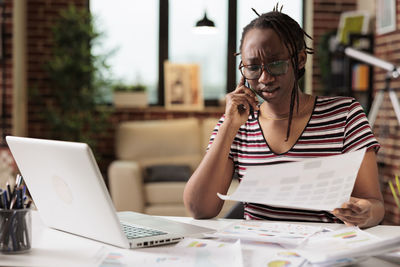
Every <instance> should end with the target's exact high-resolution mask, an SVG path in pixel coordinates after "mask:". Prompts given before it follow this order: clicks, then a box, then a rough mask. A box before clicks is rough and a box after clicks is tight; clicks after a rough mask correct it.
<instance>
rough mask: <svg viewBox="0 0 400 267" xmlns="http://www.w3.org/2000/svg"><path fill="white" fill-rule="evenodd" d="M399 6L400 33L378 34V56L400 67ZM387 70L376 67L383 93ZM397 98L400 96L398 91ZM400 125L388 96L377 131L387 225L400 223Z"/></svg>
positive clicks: (395, 84)
mask: <svg viewBox="0 0 400 267" xmlns="http://www.w3.org/2000/svg"><path fill="white" fill-rule="evenodd" d="M396 5H397V8H396V10H397V12H396V13H397V30H396V31H393V32H390V33H387V34H384V35H375V48H374V51H375V56H377V57H378V58H381V59H383V60H385V61H389V62H391V63H393V64H395V65H397V66H399V65H400V14H399V11H400V2H399V1H396ZM385 76H386V71H384V70H382V69H379V68H374V90H375V91H377V90H382V89H383V88H384V87H385ZM391 88H393V89H394V90H397V91H398V90H399V89H400V79H394V80H393V81H392V82H391ZM396 93H397V96H398V97H400V94H399V93H398V92H396ZM399 131H400V125H399V122H398V121H397V119H396V115H395V113H394V110H393V107H392V104H391V101H390V99H389V96H388V94H387V93H385V97H384V101H383V103H382V105H381V108H380V110H379V113H378V116H377V119H376V122H375V126H374V132H375V135H376V136H377V138H378V141H379V143H380V144H381V145H382V147H381V149H380V151H379V153H378V162H379V165H380V168H379V174H380V180H381V189H382V192H383V194H384V198H385V208H386V216H385V223H389V224H400V211H399V209H398V208H397V207H396V204H395V202H394V199H393V196H392V193H391V190H390V188H389V185H388V181H390V180H392V181H394V176H395V175H400V141H399V140H400V132H399Z"/></svg>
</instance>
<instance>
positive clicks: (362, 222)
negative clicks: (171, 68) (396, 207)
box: [332, 197, 379, 228]
mask: <svg viewBox="0 0 400 267" xmlns="http://www.w3.org/2000/svg"><path fill="white" fill-rule="evenodd" d="M377 201H378V200H374V199H373V200H370V199H363V198H357V197H351V198H350V201H348V202H345V203H343V205H342V207H341V208H337V209H334V210H333V211H332V214H333V215H335V216H336V217H337V218H339V219H340V220H342V221H343V222H344V223H345V224H346V225H348V226H358V227H360V228H363V227H369V226H370V223H369V222H370V221H371V219H372V217H373V212H372V210H373V206H374V205H377V204H378V203H376V202H377ZM378 202H379V201H378Z"/></svg>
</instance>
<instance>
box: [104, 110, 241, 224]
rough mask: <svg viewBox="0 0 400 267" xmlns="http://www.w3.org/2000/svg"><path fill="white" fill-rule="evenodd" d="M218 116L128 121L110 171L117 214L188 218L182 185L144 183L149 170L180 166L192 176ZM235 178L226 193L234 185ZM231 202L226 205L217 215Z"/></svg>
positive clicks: (118, 134) (118, 133)
mask: <svg viewBox="0 0 400 267" xmlns="http://www.w3.org/2000/svg"><path fill="white" fill-rule="evenodd" d="M217 121H218V118H207V119H202V120H200V119H196V118H185V119H171V120H150V121H128V122H123V123H121V124H120V125H119V126H118V128H117V131H116V144H115V145H116V158H117V159H116V160H115V161H113V162H112V163H111V165H110V166H109V169H108V179H109V188H110V193H111V197H112V199H113V201H114V204H115V207H116V209H117V210H118V211H122V210H130V211H137V212H142V213H147V214H152V215H171V216H189V215H190V214H189V213H188V211H187V210H186V209H185V207H184V205H183V189H184V186H185V183H186V182H184V181H172V182H171V181H161V182H145V180H146V179H147V177H146V173H147V172H146V170H147V168H148V167H154V166H158V165H166V166H171V165H177V166H178V165H179V166H181V165H184V166H186V167H188V166H189V167H190V174H191V173H192V172H193V171H194V170H195V168H196V167H197V166H198V164H199V163H200V161H201V159H202V157H203V155H204V153H205V151H206V147H207V144H208V141H209V137H210V135H211V132H212V130H213V129H214V127H215V125H216V123H217ZM237 184H238V182H237V181H236V180H235V181H234V182H233V183H232V185H231V188H230V191H229V192H230V193H231V192H232V191H233V190H234V189H235V188H236V187H237ZM234 204H235V203H233V202H230V201H227V202H225V205H224V207H223V210H222V211H221V213H220V217H221V216H224V214H225V213H226V212H227V211H228V210H229V209H230V208H231V207H232V206H233V205H234Z"/></svg>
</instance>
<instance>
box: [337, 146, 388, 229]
mask: <svg viewBox="0 0 400 267" xmlns="http://www.w3.org/2000/svg"><path fill="white" fill-rule="evenodd" d="M351 195H352V197H351V199H350V201H348V202H346V203H343V205H342V207H341V208H340V209H335V210H333V212H332V213H333V214H334V215H335V216H336V217H338V218H339V219H341V220H342V221H343V222H345V223H346V224H348V225H357V226H359V227H361V228H367V227H371V226H375V225H377V224H379V223H380V222H381V221H382V219H383V216H384V215H385V208H384V204H383V197H382V193H381V191H380V186H379V180H378V166H377V163H376V155H375V151H374V150H369V151H367V152H366V153H365V156H364V159H363V161H362V163H361V167H360V170H359V171H358V175H357V179H356V182H355V184H354V188H353V192H352V194H351Z"/></svg>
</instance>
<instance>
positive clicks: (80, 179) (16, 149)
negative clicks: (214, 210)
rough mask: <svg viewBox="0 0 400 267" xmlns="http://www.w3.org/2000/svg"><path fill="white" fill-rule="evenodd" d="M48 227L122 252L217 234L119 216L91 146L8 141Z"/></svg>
mask: <svg viewBox="0 0 400 267" xmlns="http://www.w3.org/2000/svg"><path fill="white" fill-rule="evenodd" d="M6 141H7V144H8V146H9V148H10V150H11V153H12V155H13V156H14V159H15V161H16V164H17V166H18V168H19V170H20V172H21V175H22V176H23V178H24V180H25V183H26V185H27V187H28V190H29V192H30V194H31V196H32V199H33V201H34V203H35V205H36V207H37V209H38V211H39V214H40V217H41V218H42V220H43V222H44V223H45V224H46V225H47V226H49V227H50V228H53V229H57V230H60V231H64V232H67V233H71V234H74V235H79V236H82V237H86V238H90V239H94V240H97V241H100V242H104V243H107V244H111V245H114V246H118V247H122V248H141V247H150V246H157V245H164V244H169V243H176V242H178V241H179V240H181V239H183V238H184V237H189V236H190V237H199V236H202V234H204V233H211V232H214V231H215V230H213V229H209V228H205V227H200V226H195V225H191V224H187V223H182V222H176V221H172V220H168V219H164V218H160V217H156V216H150V215H146V214H141V213H136V212H118V213H117V212H116V210H115V208H114V205H113V203H112V200H111V197H110V195H109V193H108V190H107V188H106V185H105V183H104V179H103V177H102V175H101V173H100V170H99V168H98V165H97V163H96V160H95V158H94V156H93V153H92V151H91V149H90V147H89V146H88V145H87V144H85V143H75V142H66V141H54V140H45V139H34V138H25V137H15V136H7V137H6Z"/></svg>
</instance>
